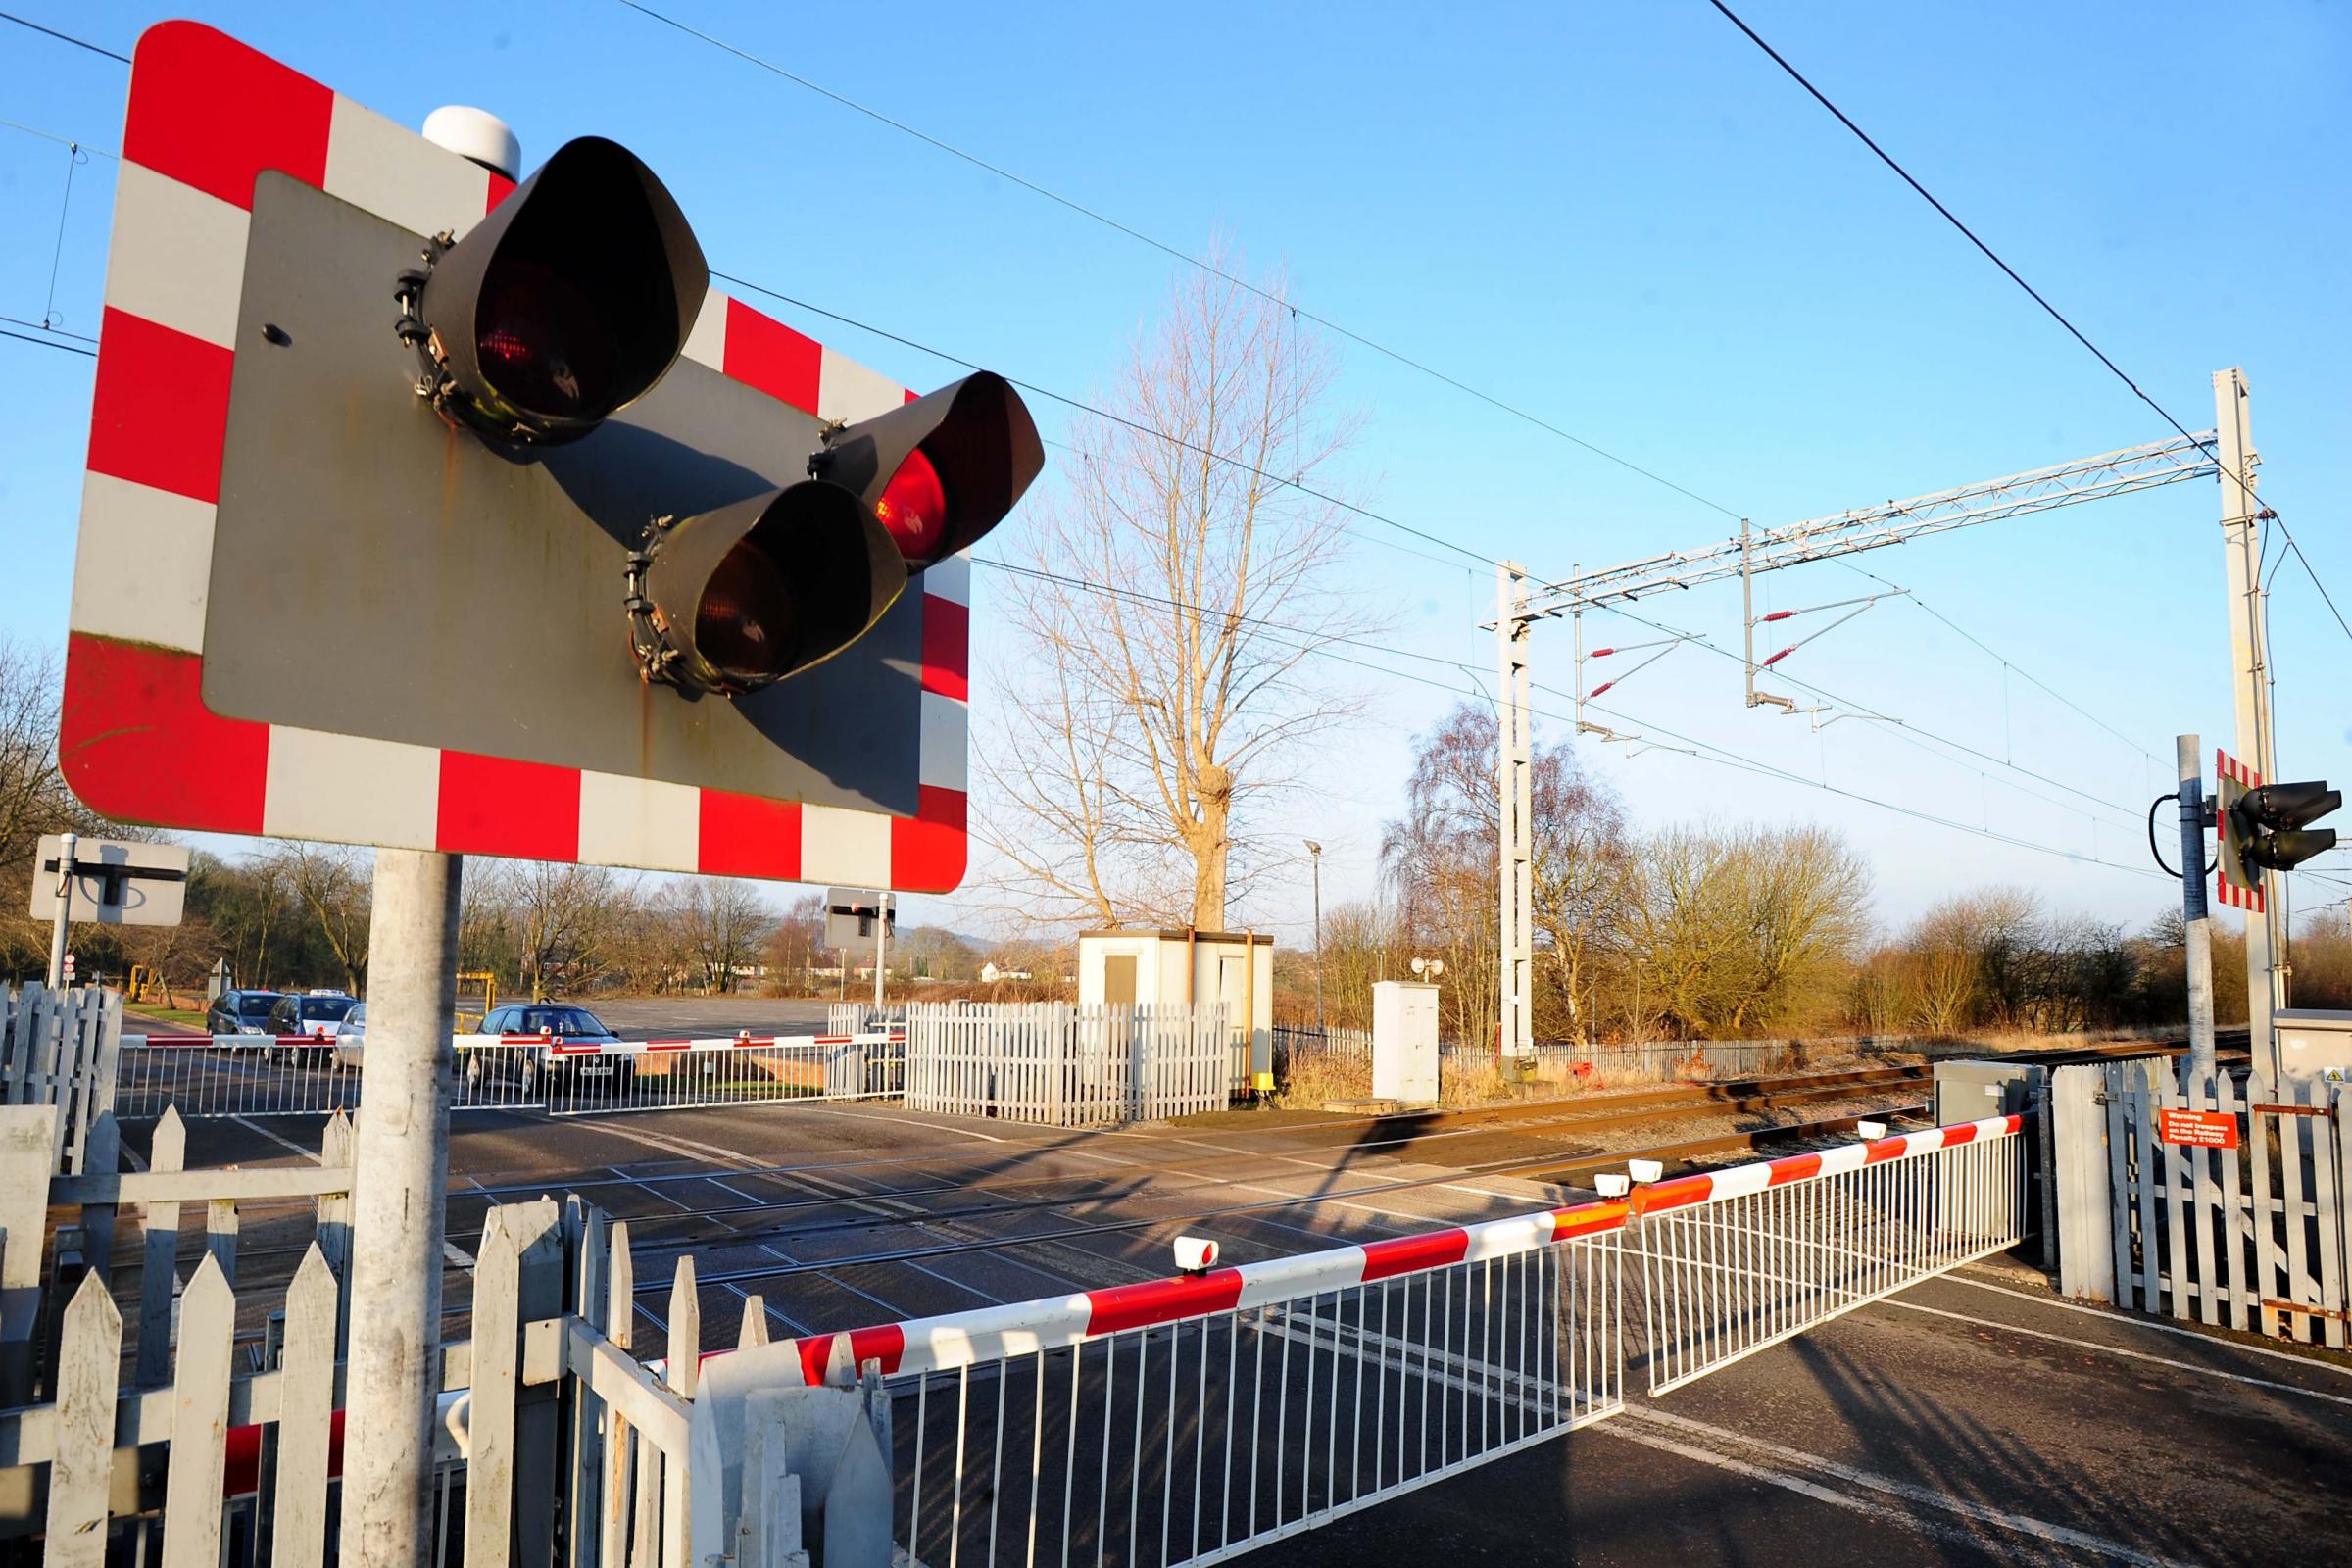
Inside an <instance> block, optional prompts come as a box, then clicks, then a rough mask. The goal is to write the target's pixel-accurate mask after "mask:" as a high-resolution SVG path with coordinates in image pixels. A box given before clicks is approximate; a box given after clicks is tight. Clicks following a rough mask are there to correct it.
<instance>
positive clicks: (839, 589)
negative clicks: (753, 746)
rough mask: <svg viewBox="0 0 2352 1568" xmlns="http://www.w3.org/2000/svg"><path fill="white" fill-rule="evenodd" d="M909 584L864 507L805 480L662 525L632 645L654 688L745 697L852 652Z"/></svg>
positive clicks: (638, 559)
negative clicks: (662, 684) (662, 686)
mask: <svg viewBox="0 0 2352 1568" xmlns="http://www.w3.org/2000/svg"><path fill="white" fill-rule="evenodd" d="M906 586H907V563H906V561H905V560H904V559H903V558H902V557H901V556H900V554H899V550H898V547H897V546H896V545H895V544H894V543H892V541H891V537H890V535H889V533H888V532H887V531H885V530H884V528H883V527H882V525H881V523H880V522H878V521H877V520H876V519H875V518H874V516H873V515H872V514H871V513H870V512H868V511H867V510H866V509H865V507H864V506H862V505H861V504H860V503H859V502H858V498H857V497H856V496H854V495H852V494H851V493H850V492H848V491H847V490H844V489H842V488H841V487H840V486H838V485H832V484H826V483H825V482H823V481H822V480H817V479H808V480H803V481H802V482H801V483H799V484H796V485H792V486H790V487H788V488H786V489H783V490H770V491H767V492H765V493H764V494H761V495H757V496H753V497H751V498H749V499H747V500H743V501H738V502H736V503H734V504H733V505H731V506H725V507H720V508H718V509H717V510H715V511H712V512H706V513H703V514H702V515H699V516H693V517H687V518H685V519H683V520H682V521H672V520H671V519H669V518H666V517H665V518H662V519H661V520H659V521H657V522H656V523H655V524H654V525H653V526H652V527H651V528H650V529H649V530H648V531H647V537H646V541H645V545H644V547H643V548H642V549H640V550H638V551H635V552H633V553H632V554H631V555H630V557H629V565H628V595H627V599H626V607H627V610H628V615H629V642H630V645H631V647H633V648H634V649H635V651H636V655H637V665H638V670H639V672H640V673H641V674H642V675H643V676H644V678H645V679H647V680H649V681H656V680H658V681H662V682H665V683H667V684H669V685H672V686H676V687H678V688H679V689H680V690H683V691H688V692H711V693H715V694H716V695H719V696H722V697H740V696H743V695H744V694H746V693H749V692H755V691H758V690H760V688H761V687H764V686H772V685H774V684H775V683H776V682H777V681H779V680H782V679H783V678H784V677H785V676H787V675H792V674H797V673H799V672H800V671H801V670H804V669H807V668H809V666H810V665H812V664H816V663H819V662H823V661H824V660H827V659H830V658H831V657H832V656H833V655H835V654H837V653H839V652H841V651H842V650H843V649H844V648H847V647H849V646H850V644H852V643H854V642H856V641H857V640H858V638H860V637H862V636H864V635H865V633H866V630H867V628H869V627H871V626H872V625H873V624H874V622H875V621H877V620H879V619H881V618H882V613H883V612H884V611H886V610H888V609H889V608H890V607H891V605H892V604H893V602H895V601H896V600H897V599H898V597H899V595H900V593H901V592H903V591H904V590H905V588H906Z"/></svg>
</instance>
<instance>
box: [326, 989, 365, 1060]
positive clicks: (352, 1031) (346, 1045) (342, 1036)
mask: <svg viewBox="0 0 2352 1568" xmlns="http://www.w3.org/2000/svg"><path fill="white" fill-rule="evenodd" d="M334 1038H335V1065H336V1066H338V1067H349V1068H350V1069H351V1070H352V1071H354V1072H357V1071H359V1070H360V1054H361V1053H362V1052H364V1051H366V1050H367V1048H368V1004H366V1003H365V1002H363V1003H361V1004H360V1005H357V1006H355V1007H353V1008H352V1009H351V1010H350V1011H349V1012H347V1013H345V1014H344V1015H343V1017H342V1021H341V1022H339V1023H337V1024H336V1025H335V1037H334Z"/></svg>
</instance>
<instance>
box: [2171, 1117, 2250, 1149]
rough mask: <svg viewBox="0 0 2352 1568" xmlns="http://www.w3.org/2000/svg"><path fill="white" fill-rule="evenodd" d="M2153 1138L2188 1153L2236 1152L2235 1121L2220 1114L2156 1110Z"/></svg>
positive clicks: (2235, 1119) (2233, 1118) (2234, 1118)
mask: <svg viewBox="0 0 2352 1568" xmlns="http://www.w3.org/2000/svg"><path fill="white" fill-rule="evenodd" d="M2156 1136H2157V1138H2158V1139H2159V1140H2160V1141H2162V1142H2164V1143H2168V1144H2180V1145H2184V1146H2185V1147H2187V1148H2190V1149H2235V1148H2236V1147H2237V1118H2236V1117H2235V1116H2233V1115H2230V1114H2229V1112H2227V1111H2219V1110H2159V1111H2158V1112H2156Z"/></svg>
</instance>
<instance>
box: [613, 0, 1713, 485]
mask: <svg viewBox="0 0 2352 1568" xmlns="http://www.w3.org/2000/svg"><path fill="white" fill-rule="evenodd" d="M619 3H620V4H621V5H623V6H626V7H627V8H628V9H629V10H631V11H634V12H636V13H637V14H638V15H640V16H642V17H645V18H648V19H649V20H651V21H654V22H659V23H661V24H662V25H664V26H667V27H670V28H674V29H675V30H676V31H678V32H681V33H684V34H685V35H686V36H687V37H690V38H694V39H696V40H698V41H700V42H702V43H704V44H707V45H709V46H710V47H711V48H713V49H716V50H719V51H720V52H722V53H724V54H728V55H731V56H733V57H734V58H735V59H737V60H740V61H742V62H743V63H745V64H746V65H749V66H752V67H755V68H757V69H758V70H760V71H764V72H766V73H769V74H770V75H773V76H776V77H779V78H781V79H782V80H785V81H789V82H791V83H792V84H793V85H794V86H797V87H801V88H803V89H805V90H807V91H809V92H812V93H815V94H816V95H817V96H818V97H820V98H824V99H826V100H828V101H830V102H832V103H835V104H838V105H840V106H841V107H842V108H844V109H847V110H849V111H851V112H852V113H854V114H858V115H863V116H864V117H865V118H866V119H868V120H871V121H873V122H875V123H878V124H882V125H887V126H889V127H890V128H891V129H892V130H896V131H899V132H900V133H902V134H904V135H907V136H911V137H913V138H914V139H915V140H917V141H919V142H921V143H923V144H924V145H925V146H927V147H931V148H933V149H935V150H936V151H939V152H942V153H945V154H946V155H947V156H949V157H951V158H956V159H959V160H961V161H962V162H964V163H966V164H969V165H971V166H972V167H973V168H975V169H978V170H982V171H984V172H988V173H990V174H994V175H995V176H996V177H998V178H999V179H1003V180H1005V181H1007V182H1009V183H1011V184H1013V185H1017V186H1019V187H1020V188H1021V189H1022V190H1025V191H1028V192H1029V193H1030V194H1031V195H1033V196H1037V197H1041V198H1043V199H1044V200H1046V201H1049V202H1052V203H1053V204H1054V205H1055V206H1056V207H1060V208H1062V209H1064V210H1065V211H1067V212H1070V213H1073V214H1076V215H1077V216H1078V217H1080V218H1084V219H1086V220H1088V221H1092V222H1096V223H1100V224H1102V225H1103V227H1105V228H1108V229H1111V230H1113V231H1115V232H1117V233H1120V234H1123V235H1125V236H1126V237H1127V238H1129V239H1132V240H1134V241H1136V242H1137V243H1138V244H1141V245H1145V246H1149V247H1150V248H1151V249H1152V250H1155V251H1158V252H1159V253H1160V254H1162V255H1164V256H1167V257H1170V258H1172V259H1174V260H1175V261H1178V262H1181V263H1183V264H1184V265H1185V266H1187V267H1191V268H1195V269H1197V270H1200V271H1201V272H1204V273H1206V274H1208V275H1209V276H1211V277H1214V278H1217V279H1219V280H1220V281H1222V282H1225V283H1228V284H1230V285H1232V286H1233V287H1235V288H1239V289H1243V290H1246V291H1247V292H1249V293H1250V294H1253V295H1255V296H1257V297H1258V298H1259V299H1262V300H1265V301H1267V302H1269V303H1271V304H1274V305H1278V306H1280V307H1281V308H1282V309H1284V310H1286V311H1289V312H1290V313H1291V314H1292V315H1293V316H1294V317H1296V318H1298V319H1301V320H1307V321H1312V322H1314V323H1315V325H1317V326H1319V327H1321V328H1323V329H1324V330H1325V331H1327V332H1330V333H1332V334H1334V335H1335V336H1338V337H1343V338H1346V339H1347V340H1348V342H1350V343H1353V344H1356V345H1357V346H1358V347H1361V348H1365V349H1369V350H1370V351H1371V352H1373V353H1374V354H1378V355H1380V356H1381V357H1383V358H1384V359H1388V360H1391V361H1394V362H1395V363H1396V364H1398V365H1401V366H1403V367H1405V368H1407V369H1410V370H1413V371H1416V372H1418V373H1420V374H1422V375H1426V376H1428V377H1430V378H1431V379H1432V380H1435V381H1439V382H1442V383H1444V384H1445V385H1446V386H1448V387H1451V388H1452V389H1453V390H1455V391H1457V392H1460V393H1462V394H1464V395H1465V396H1468V397H1471V398H1475V399H1477V400H1478V401H1479V402H1481V403H1484V404H1486V405H1487V406H1488V407H1490V408H1493V409H1495V410H1496V411H1498V412H1500V413H1503V414H1507V415H1509V416H1510V417H1513V418H1515V419H1519V420H1522V421H1524V422H1525V423H1527V424H1530V425H1532V426H1534V427H1535V428H1537V429H1539V430H1542V431H1544V432H1545V433H1546V434H1549V435H1553V436H1556V437H1558V438H1559V439H1560V440H1562V441H1566V442H1568V443H1569V444H1570V445H1572V446H1576V447H1580V448H1582V449H1583V450H1584V451H1585V452H1587V453H1590V454H1591V455H1592V456H1593V457H1596V458H1599V459H1601V460H1602V461H1604V462H1607V463H1611V464H1614V465H1615V466H1618V467H1620V468H1623V469H1625V470H1626V471H1627V472H1629V473H1633V474H1636V475H1639V476H1640V477H1642V478H1643V479H1646V480H1648V481H1649V482H1650V483H1652V484H1655V485H1660V486H1663V487H1664V488H1665V489H1668V490H1671V491H1673V492H1674V493H1675V494H1676V495H1679V496H1682V497H1684V498H1685V499H1686V500H1690V501H1692V502H1695V503H1697V504H1698V505H1699V506H1702V507H1706V508H1709V509H1711V510H1712V511H1715V512H1719V513H1722V514H1723V515H1725V516H1727V517H1737V516H1738V515H1739V514H1738V513H1736V512H1734V511H1732V509H1731V508H1729V507H1727V506H1724V505H1723V504H1722V503H1721V502H1718V501H1713V500H1710V499H1708V498H1707V497H1706V496H1703V495H1700V494H1699V493H1698V492H1697V491H1695V490H1692V489H1691V488H1690V487H1689V486H1687V485H1683V484H1680V483H1677V482H1676V481H1675V480H1672V479H1669V478H1667V477H1666V476H1665V475H1664V474H1662V473H1659V472H1657V471H1656V470H1655V469H1653V468H1649V467H1645V466H1642V464H1639V463H1636V462H1634V461H1633V460H1632V459H1630V458H1625V457H1620V456H1619V455H1618V454H1616V453H1614V452H1611V451H1609V450H1608V449H1607V448H1606V447H1603V446H1600V445H1598V444H1597V443H1595V442H1593V441H1588V440H1586V439H1585V438H1584V437H1583V436H1580V435H1578V434H1576V433H1575V432H1574V431H1571V430H1567V429H1564V428H1562V427H1561V426H1560V425H1558V424H1555V423H1553V422H1552V421H1551V420H1549V419H1546V418H1544V417H1543V416H1541V415H1538V414H1535V413H1532V412H1530V411H1529V410H1527V409H1525V408H1522V407H1520V406H1519V405H1517V404H1515V403H1511V402H1509V401H1507V400H1506V399H1503V398H1501V397H1497V396H1496V395H1495V394H1494V393H1492V392H1489V391H1486V390H1485V389H1483V388H1481V387H1477V386H1473V385H1471V384H1470V383H1469V382H1467V381H1464V380H1462V379H1461V378H1460V377H1458V376H1455V375H1452V374H1450V373H1448V372H1446V371H1445V370H1442V369H1440V368H1437V367H1436V366H1434V365H1431V364H1430V363H1428V362H1427V361H1425V360H1421V359H1418V358H1415V357H1414V356H1412V355H1410V354H1407V353H1405V352H1404V351H1402V350H1401V349H1397V348H1392V347H1391V346H1389V345H1388V344H1386V343H1383V342H1381V341H1380V340H1379V339H1377V338H1375V337H1372V336H1370V335H1369V334H1367V333H1364V332H1360V331H1357V330H1356V329H1355V328H1353V327H1350V326H1348V325H1345V324H1344V323H1342V322H1340V321H1337V320H1334V319H1331V318H1330V317H1328V316H1323V315H1320V314H1318V313H1317V312H1314V311H1311V310H1308V309H1307V308H1306V307H1305V306H1302V305H1300V304H1299V303H1298V302H1297V301H1295V300H1292V299H1290V298H1288V297H1286V296H1284V295H1282V294H1277V293H1275V292H1274V291H1272V290H1270V289H1267V288H1265V287H1263V286H1262V285H1259V284H1256V283H1252V282H1250V280H1249V279H1248V278H1245V277H1241V276H1238V275H1236V274H1235V273H1233V272H1231V271H1228V270H1226V269H1224V268H1221V267H1219V266H1217V265H1216V264H1215V263H1214V262H1211V261H1208V260H1206V259H1204V258H1202V257H1199V256H1196V255H1194V254H1192V253H1191V252H1189V251H1187V250H1185V249H1184V248H1183V247H1181V246H1178V245H1171V244H1169V243H1168V242H1167V241H1166V240H1163V239H1160V238H1158V237H1157V236H1155V235H1152V234H1150V233H1147V232H1145V231H1144V230H1143V229H1140V228H1137V227H1135V226H1134V225H1133V224H1130V223H1126V222H1123V221H1120V220H1118V219H1116V218H1113V217H1111V216H1110V215H1109V214H1108V213H1105V212H1103V211H1102V210H1101V209H1100V208H1096V207H1090V206H1088V205H1087V204H1086V203H1084V202H1081V201H1078V200H1076V199H1074V198H1072V197H1069V196H1064V195H1063V194H1061V193H1060V192H1059V191H1056V190H1054V189H1053V188H1052V187H1050V186H1047V185H1044V184H1041V183H1039V182H1038V181H1036V180H1034V179H1030V178H1028V177H1027V176H1026V175H1023V174H1019V173H1015V172H1013V171H1012V170H1010V169H1007V168H1005V166H1004V165H1002V164H999V163H995V162H993V161H991V160H989V159H986V158H983V157H981V156H980V155H979V154H977V153H974V152H970V151H967V150H966V149H964V148H961V147H958V146H956V144H955V143H953V142H950V141H947V140H945V139H944V138H942V137H939V136H935V135H933V134H932V133H931V132H929V131H927V130H924V129H922V128H920V127H919V126H916V125H912V124H909V123H907V122H906V121H904V120H900V119H899V118H897V117H896V116H894V115H891V114H888V113H886V112H884V111H882V110H880V109H876V108H874V107H873V106H872V105H870V104H866V103H862V102H860V101H859V100H858V99H856V98H852V97H850V96H849V95H848V94H847V93H844V92H841V91H838V90H837V89H835V88H832V87H828V86H825V85H824V84H823V83H822V82H818V81H815V80H813V79H811V78H809V77H808V76H804V75H802V74H801V73H798V72H796V71H793V70H791V69H789V68H788V67H785V66H782V65H779V64H777V63H776V62H775V61H772V60H768V59H766V58H764V57H762V56H760V55H758V54H755V53H753V52H752V51H751V50H749V49H746V48H744V47H743V46H742V45H740V44H735V43H730V42H728V41H727V40H726V39H724V38H721V37H719V36H717V35H716V34H715V33H711V32H706V31H704V30H703V29H702V28H700V27H696V26H694V25H691V24H688V23H685V22H681V21H679V20H678V19H677V18H675V17H672V16H668V15H666V14H664V13H662V12H660V11H657V10H655V9H654V8H653V7H652V6H649V5H646V4H644V3H643V0H619Z"/></svg>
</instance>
